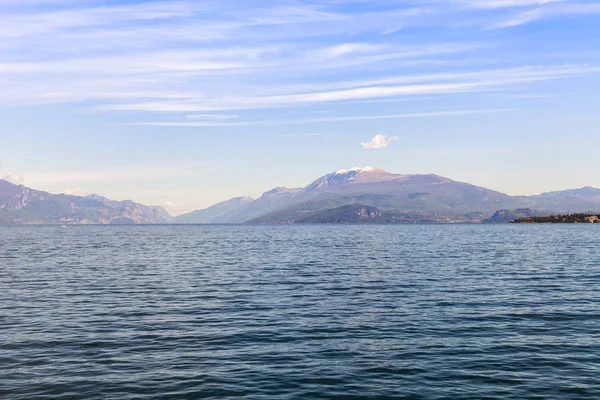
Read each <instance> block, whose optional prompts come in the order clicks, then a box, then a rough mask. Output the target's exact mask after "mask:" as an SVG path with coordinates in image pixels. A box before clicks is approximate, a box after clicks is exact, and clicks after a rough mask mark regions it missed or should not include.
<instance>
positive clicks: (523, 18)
mask: <svg viewBox="0 0 600 400" xmlns="http://www.w3.org/2000/svg"><path fill="white" fill-rule="evenodd" d="M599 13H600V4H599V3H565V4H562V3H556V4H549V5H547V6H543V7H538V8H535V9H532V10H528V11H523V12H520V13H517V14H515V15H513V16H511V17H510V18H508V19H505V20H502V21H500V22H497V23H495V24H493V25H492V28H496V29H501V28H511V27H515V26H519V25H525V24H528V23H532V22H536V21H539V20H543V19H547V18H556V17H559V16H572V15H593V14H599Z"/></svg>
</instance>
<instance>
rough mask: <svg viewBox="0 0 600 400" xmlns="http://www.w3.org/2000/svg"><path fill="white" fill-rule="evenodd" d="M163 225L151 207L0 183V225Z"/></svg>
mask: <svg viewBox="0 0 600 400" xmlns="http://www.w3.org/2000/svg"><path fill="white" fill-rule="evenodd" d="M165 222H167V221H166V220H165V219H164V218H162V217H161V216H160V214H159V212H158V211H157V210H156V209H155V208H152V207H148V206H144V205H141V204H137V203H134V202H132V201H130V200H127V201H122V202H118V201H113V200H109V199H106V198H104V197H101V196H97V195H91V196H87V197H80V196H71V195H64V194H51V193H47V192H43V191H39V190H33V189H30V188H28V187H25V186H23V185H14V184H12V183H10V182H7V181H3V180H0V223H2V224H155V223H165Z"/></svg>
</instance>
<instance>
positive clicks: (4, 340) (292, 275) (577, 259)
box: [0, 225, 600, 400]
mask: <svg viewBox="0 0 600 400" xmlns="http://www.w3.org/2000/svg"><path fill="white" fill-rule="evenodd" d="M595 228H596V227H592V226H589V227H588V226H504V225H498V226H475V225H465V226H447V225H427V226H287V227H276V226H275V227H269V226H265V227H254V226H126V227H125V226H123V227H100V226H98V227H79V226H72V227H71V226H70V227H68V228H66V229H60V228H58V227H3V228H2V229H0V324H1V326H2V330H0V382H1V384H0V397H2V398H7V399H28V400H29V399H55V398H69V399H90V398H102V399H139V398H148V399H164V398H182V399H183V398H186V399H189V398H225V397H246V398H249V399H260V398H264V399H272V398H289V399H306V398H340V399H352V398H356V399H368V398H378V399H379V398H394V399H536V398H537V399H547V398H552V399H582V398H590V399H591V398H600V346H599V345H598V340H599V338H600V312H599V311H598V310H599V309H598V304H600V270H599V268H600V253H599V252H598V251H597V244H598V243H599V241H600V231H598V230H597V229H595Z"/></svg>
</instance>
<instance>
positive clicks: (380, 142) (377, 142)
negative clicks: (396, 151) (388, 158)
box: [360, 134, 398, 150]
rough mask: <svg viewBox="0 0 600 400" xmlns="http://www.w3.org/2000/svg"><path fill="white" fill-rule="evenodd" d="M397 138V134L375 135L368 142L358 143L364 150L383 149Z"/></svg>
mask: <svg viewBox="0 0 600 400" xmlns="http://www.w3.org/2000/svg"><path fill="white" fill-rule="evenodd" d="M397 140H398V136H385V135H381V134H379V135H375V137H374V138H373V139H371V141H370V142H364V143H361V144H360V145H361V146H362V147H363V149H366V150H375V149H385V148H386V147H389V146H390V145H391V144H392V143H394V142H395V141H397Z"/></svg>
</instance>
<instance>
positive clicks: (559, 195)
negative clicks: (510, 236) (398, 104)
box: [214, 168, 600, 223]
mask: <svg viewBox="0 0 600 400" xmlns="http://www.w3.org/2000/svg"><path fill="white" fill-rule="evenodd" d="M591 189H593V188H584V189H579V190H574V191H565V192H555V194H553V195H550V194H542V195H539V196H530V197H526V196H509V195H507V194H504V193H500V192H497V191H493V190H489V189H486V188H482V187H479V186H475V185H471V184H469V183H463V182H457V181H454V180H451V179H448V178H444V177H442V176H438V175H433V174H430V175H403V174H392V173H389V172H386V171H383V170H381V169H377V168H352V169H348V170H340V171H336V172H332V173H329V174H327V175H324V176H322V177H320V178H318V179H316V180H315V181H314V182H312V183H310V184H309V185H307V186H306V187H304V188H301V189H286V188H276V189H273V190H272V191H269V192H266V193H265V194H263V195H262V196H261V197H260V198H259V199H257V200H254V201H250V202H247V203H244V204H241V205H239V206H237V207H234V208H232V209H230V210H228V212H227V214H225V215H223V216H221V217H220V218H219V219H218V220H216V221H214V222H220V223H221V222H222V223H227V222H236V223H239V222H248V221H252V222H255V223H265V222H269V223H283V222H287V223H289V222H299V221H305V220H306V219H307V218H308V219H320V218H321V216H318V215H316V214H315V213H317V212H320V211H323V210H332V209H336V208H340V207H344V206H348V205H360V206H365V207H375V208H377V209H379V210H381V211H382V212H384V214H385V215H390V211H394V212H396V213H404V214H406V215H411V218H409V219H410V220H412V219H413V217H412V216H414V217H415V218H414V219H418V218H420V217H424V218H425V219H427V220H429V219H431V218H433V219H434V220H438V221H444V222H461V221H464V222H468V221H471V222H474V221H478V220H482V219H484V218H487V217H490V216H491V215H492V214H493V213H494V212H495V211H497V210H503V209H504V210H506V209H523V208H527V207H529V208H532V209H535V210H539V211H538V212H541V213H543V212H546V211H561V212H562V211H565V212H580V211H589V210H593V209H594V208H596V209H600V204H599V205H597V206H594V201H595V199H596V197H594V196H595V191H594V190H591ZM340 211H341V212H345V211H348V209H340ZM431 215H434V217H431Z"/></svg>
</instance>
